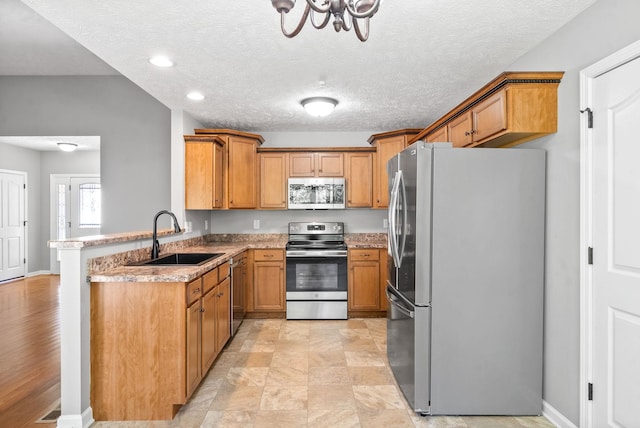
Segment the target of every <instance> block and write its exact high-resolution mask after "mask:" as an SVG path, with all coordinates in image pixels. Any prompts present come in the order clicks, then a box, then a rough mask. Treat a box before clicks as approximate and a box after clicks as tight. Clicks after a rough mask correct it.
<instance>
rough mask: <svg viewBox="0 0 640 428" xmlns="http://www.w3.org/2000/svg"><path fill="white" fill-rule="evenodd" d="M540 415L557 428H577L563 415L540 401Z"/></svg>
mask: <svg viewBox="0 0 640 428" xmlns="http://www.w3.org/2000/svg"><path fill="white" fill-rule="evenodd" d="M542 414H543V415H544V417H545V418H547V419H549V422H551V423H552V424H554V425H555V426H557V427H558V428H578V427H577V426H576V425H574V424H573V422H571V421H570V420H569V419H567V417H566V416H565V415H563V414H562V413H560V412H559V411H558V410H556V408H555V407H553V406H552V405H551V404H549V403H547V402H546V401H544V400H543V401H542Z"/></svg>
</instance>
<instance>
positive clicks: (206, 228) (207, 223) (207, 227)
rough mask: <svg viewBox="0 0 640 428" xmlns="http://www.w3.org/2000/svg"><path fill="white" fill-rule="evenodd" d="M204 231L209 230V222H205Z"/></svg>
mask: <svg viewBox="0 0 640 428" xmlns="http://www.w3.org/2000/svg"><path fill="white" fill-rule="evenodd" d="M204 230H209V220H205V221H204Z"/></svg>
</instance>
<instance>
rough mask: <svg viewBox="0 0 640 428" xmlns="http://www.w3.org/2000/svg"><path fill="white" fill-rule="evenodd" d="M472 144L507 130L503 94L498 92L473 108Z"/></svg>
mask: <svg viewBox="0 0 640 428" xmlns="http://www.w3.org/2000/svg"><path fill="white" fill-rule="evenodd" d="M472 115H473V142H474V144H475V143H481V142H482V141H483V140H485V139H487V138H490V137H492V136H494V135H495V134H497V133H499V132H501V131H504V130H505V129H507V103H506V98H505V92H504V90H503V91H499V92H497V93H495V94H493V95H492V96H490V97H489V98H487V99H486V100H484V101H482V102H481V103H479V104H478V105H477V106H475V107H474V108H473V111H472Z"/></svg>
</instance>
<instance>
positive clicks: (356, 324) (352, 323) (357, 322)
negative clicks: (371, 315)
mask: <svg viewBox="0 0 640 428" xmlns="http://www.w3.org/2000/svg"><path fill="white" fill-rule="evenodd" d="M344 328H355V329H359V328H367V324H366V323H365V322H364V319H361V318H351V319H348V320H346V327H344Z"/></svg>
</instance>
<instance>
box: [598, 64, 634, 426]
mask: <svg viewBox="0 0 640 428" xmlns="http://www.w3.org/2000/svg"><path fill="white" fill-rule="evenodd" d="M638 76H640V58H637V59H635V60H633V61H630V62H628V63H626V64H623V65H621V66H619V67H616V68H614V69H612V70H610V71H607V72H606V73H604V74H602V75H600V76H597V77H595V78H594V79H593V86H592V96H593V97H592V99H593V105H592V107H591V108H592V110H593V115H594V116H593V117H594V123H593V131H592V132H593V135H592V165H591V168H592V174H591V177H592V194H591V196H592V200H591V203H592V205H591V207H592V208H591V213H592V243H593V245H592V247H593V267H592V288H591V291H592V308H591V309H592V317H593V318H592V335H593V336H592V337H593V340H592V345H591V350H592V358H593V362H592V379H593V382H592V383H593V407H592V420H591V422H592V424H591V426H592V427H598V428H599V427H628V428H632V427H640V409H639V408H638V405H640V139H639V138H638V132H637V130H638V127H639V126H640V78H639V77H638Z"/></svg>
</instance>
